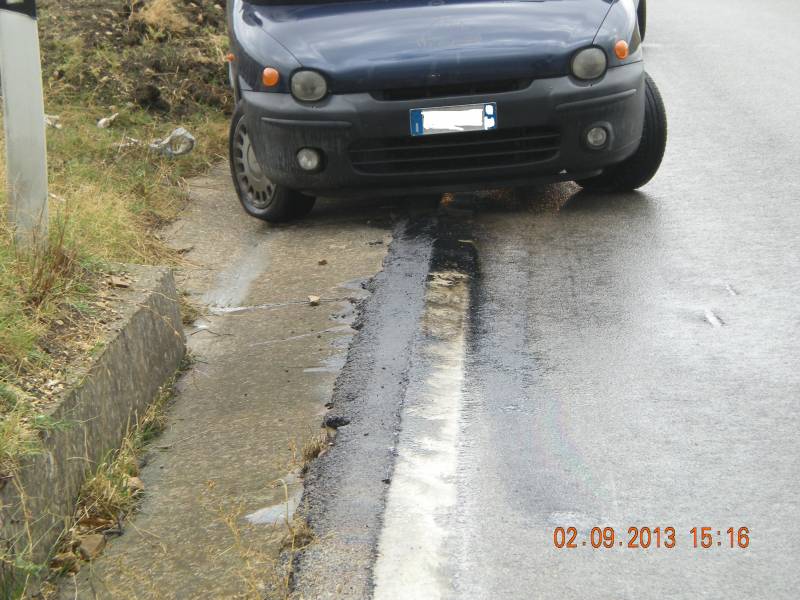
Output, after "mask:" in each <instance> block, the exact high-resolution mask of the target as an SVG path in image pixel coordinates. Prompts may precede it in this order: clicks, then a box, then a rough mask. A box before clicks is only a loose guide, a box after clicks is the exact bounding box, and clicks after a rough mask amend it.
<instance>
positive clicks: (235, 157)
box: [229, 104, 316, 223]
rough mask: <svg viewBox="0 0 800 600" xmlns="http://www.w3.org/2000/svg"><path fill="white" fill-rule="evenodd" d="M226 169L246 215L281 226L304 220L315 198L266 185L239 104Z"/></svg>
mask: <svg viewBox="0 0 800 600" xmlns="http://www.w3.org/2000/svg"><path fill="white" fill-rule="evenodd" d="M229 141H230V145H229V151H230V166H231V175H232V177H233V185H234V188H235V189H236V194H237V195H238V196H239V201H240V202H241V203H242V206H243V207H244V210H245V211H246V212H247V214H249V215H251V216H253V217H256V218H258V219H262V220H264V221H269V222H270V223H281V222H285V221H291V220H293V219H299V218H301V217H304V216H306V215H307V214H308V213H309V212H310V211H311V209H312V208H313V207H314V202H315V201H316V198H314V197H313V196H307V195H305V194H302V193H300V192H298V191H295V190H291V189H289V188H287V187H286V186H283V185H280V184H278V183H274V182H272V181H270V179H269V177H267V176H266V174H265V173H264V171H263V170H262V168H261V164H260V163H259V162H258V158H256V154H255V151H254V149H253V139H252V138H251V137H250V134H249V133H248V131H247V124H246V123H245V120H244V111H243V110H242V105H241V104H239V105H238V106H237V107H236V110H235V111H234V113H233V120H232V121H231V130H230V140H229Z"/></svg>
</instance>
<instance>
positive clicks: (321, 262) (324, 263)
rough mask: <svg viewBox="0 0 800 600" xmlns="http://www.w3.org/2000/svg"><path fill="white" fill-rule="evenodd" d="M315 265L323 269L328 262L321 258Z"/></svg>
mask: <svg viewBox="0 0 800 600" xmlns="http://www.w3.org/2000/svg"><path fill="white" fill-rule="evenodd" d="M317 264H318V265H319V266H320V267H324V266H325V265H327V264H328V261H327V260H325V259H324V258H321V259H320V260H318V261H317Z"/></svg>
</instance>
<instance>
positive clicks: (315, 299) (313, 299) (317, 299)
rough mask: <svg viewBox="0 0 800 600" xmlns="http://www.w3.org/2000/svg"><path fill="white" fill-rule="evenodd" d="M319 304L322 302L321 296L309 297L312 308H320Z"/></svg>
mask: <svg viewBox="0 0 800 600" xmlns="http://www.w3.org/2000/svg"><path fill="white" fill-rule="evenodd" d="M319 302H320V297H319V296H309V297H308V303H309V304H310V305H311V306H319Z"/></svg>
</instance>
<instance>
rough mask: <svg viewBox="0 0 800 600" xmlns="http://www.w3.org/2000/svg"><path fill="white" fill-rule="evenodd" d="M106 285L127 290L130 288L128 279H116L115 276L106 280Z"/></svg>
mask: <svg viewBox="0 0 800 600" xmlns="http://www.w3.org/2000/svg"><path fill="white" fill-rule="evenodd" d="M108 285H110V286H111V287H117V288H129V287H131V282H130V279H127V278H125V277H117V276H116V275H112V276H111V277H109V278H108Z"/></svg>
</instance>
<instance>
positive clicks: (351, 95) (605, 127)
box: [228, 0, 667, 221]
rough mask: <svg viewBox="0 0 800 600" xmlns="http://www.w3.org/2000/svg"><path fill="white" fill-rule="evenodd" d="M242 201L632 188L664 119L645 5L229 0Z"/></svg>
mask: <svg viewBox="0 0 800 600" xmlns="http://www.w3.org/2000/svg"><path fill="white" fill-rule="evenodd" d="M228 10H229V15H228V16H229V21H230V33H231V44H232V50H233V51H232V54H231V56H230V58H231V81H232V84H233V86H234V90H235V96H236V100H237V106H236V111H235V114H234V118H233V124H232V127H231V140H230V153H231V171H232V174H233V179H234V182H235V186H236V190H237V193H238V194H239V198H240V199H241V202H242V205H243V206H244V208H245V210H246V211H247V212H248V213H250V214H251V215H253V216H255V217H259V218H261V219H265V220H268V221H282V220H287V219H291V218H295V217H300V216H303V215H304V214H306V213H307V212H308V211H309V210H311V208H312V206H313V204H314V200H315V198H316V196H321V195H326V196H337V195H351V194H371V195H372V194H376V193H381V194H409V193H418V192H419V193H427V192H439V191H456V190H469V189H486V188H491V187H500V186H502V187H513V186H523V185H526V184H529V183H531V182H541V181H567V180H574V181H577V182H578V183H579V184H580V185H581V186H583V187H584V188H587V189H590V190H603V191H624V190H633V189H636V188H638V187H641V186H642V185H644V184H645V183H647V182H648V181H649V180H650V179H651V178H652V177H653V175H655V173H656V171H657V170H658V167H659V165H660V164H661V158H662V156H663V154H664V148H665V145H666V136H667V125H666V116H665V111H664V106H663V103H662V101H661V97H660V95H659V93H658V90H657V88H656V86H655V84H654V83H653V81H652V80H651V79H650V77H649V76H648V75H647V74H646V72H645V69H644V63H643V57H642V38H643V37H644V32H645V24H646V6H645V0H638V1H637V0H494V1H493V0H314V1H303V0H300V1H297V0H294V1H292V0H229V8H228Z"/></svg>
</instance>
